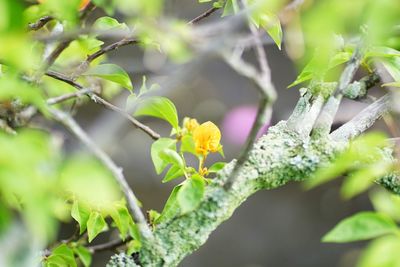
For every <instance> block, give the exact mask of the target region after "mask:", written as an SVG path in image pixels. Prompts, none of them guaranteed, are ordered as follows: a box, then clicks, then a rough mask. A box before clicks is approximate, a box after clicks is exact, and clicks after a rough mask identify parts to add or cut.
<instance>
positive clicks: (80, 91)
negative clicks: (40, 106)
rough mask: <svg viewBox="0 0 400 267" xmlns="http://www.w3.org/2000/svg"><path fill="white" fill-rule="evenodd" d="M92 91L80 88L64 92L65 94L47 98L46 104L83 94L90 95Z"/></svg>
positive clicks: (56, 102)
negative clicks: (71, 91)
mask: <svg viewBox="0 0 400 267" xmlns="http://www.w3.org/2000/svg"><path fill="white" fill-rule="evenodd" d="M93 92H94V91H93V90H92V89H81V90H79V91H77V92H75V93H69V94H65V95H61V96H57V97H53V98H49V99H47V101H46V103H47V104H48V105H55V104H58V103H61V102H64V101H67V100H70V99H73V98H79V97H82V96H84V95H87V96H90V95H91V94H92V93H93Z"/></svg>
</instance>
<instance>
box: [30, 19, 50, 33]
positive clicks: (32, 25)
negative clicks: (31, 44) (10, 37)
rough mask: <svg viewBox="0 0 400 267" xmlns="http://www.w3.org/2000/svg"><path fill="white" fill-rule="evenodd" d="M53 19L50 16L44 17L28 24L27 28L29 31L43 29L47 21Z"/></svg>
mask: <svg viewBox="0 0 400 267" xmlns="http://www.w3.org/2000/svg"><path fill="white" fill-rule="evenodd" d="M53 19H54V18H53V17H52V16H44V17H41V18H40V19H38V20H37V21H36V22H33V23H29V25H28V27H29V30H31V31H37V30H39V29H41V28H43V27H44V26H45V25H46V24H47V23H48V22H49V21H52V20H53Z"/></svg>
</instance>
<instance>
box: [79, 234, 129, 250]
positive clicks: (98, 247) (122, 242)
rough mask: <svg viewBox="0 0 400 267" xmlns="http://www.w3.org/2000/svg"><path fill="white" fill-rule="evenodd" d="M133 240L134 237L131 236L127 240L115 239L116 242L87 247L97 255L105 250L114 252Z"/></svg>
mask: <svg viewBox="0 0 400 267" xmlns="http://www.w3.org/2000/svg"><path fill="white" fill-rule="evenodd" d="M131 240H132V237H130V236H129V237H127V238H126V239H125V240H122V239H115V240H111V241H109V242H107V243H103V244H98V245H94V246H90V247H87V249H88V250H89V251H90V252H91V253H96V252H100V251H105V250H113V249H115V248H118V247H120V246H123V245H125V244H126V243H127V242H129V241H131Z"/></svg>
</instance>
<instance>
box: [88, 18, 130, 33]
mask: <svg viewBox="0 0 400 267" xmlns="http://www.w3.org/2000/svg"><path fill="white" fill-rule="evenodd" d="M92 27H93V29H94V30H96V31H109V30H120V31H129V28H128V26H126V24H125V23H119V22H118V20H116V19H114V18H111V17H100V18H98V19H97V20H96V21H95V22H94V23H93V26H92Z"/></svg>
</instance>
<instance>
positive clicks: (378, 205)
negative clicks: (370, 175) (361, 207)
mask: <svg viewBox="0 0 400 267" xmlns="http://www.w3.org/2000/svg"><path fill="white" fill-rule="evenodd" d="M369 198H370V200H371V202H372V205H373V206H374V209H375V210H376V211H378V212H382V213H384V214H386V215H388V216H390V217H391V218H392V219H393V220H395V221H397V222H399V221H400V196H398V195H395V194H392V193H390V192H388V191H386V190H382V189H380V190H376V191H373V192H372V193H371V194H370V195H369Z"/></svg>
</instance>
